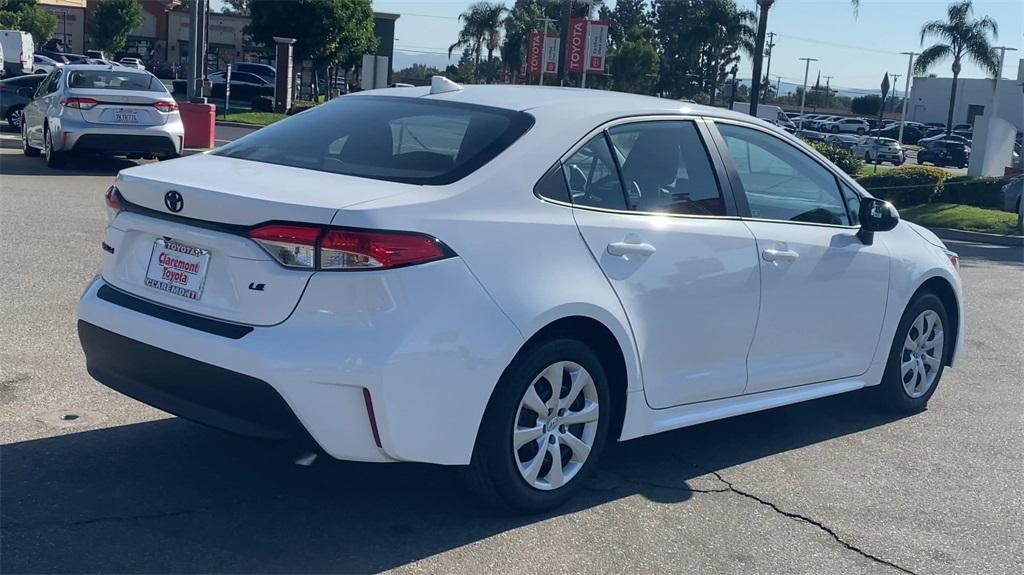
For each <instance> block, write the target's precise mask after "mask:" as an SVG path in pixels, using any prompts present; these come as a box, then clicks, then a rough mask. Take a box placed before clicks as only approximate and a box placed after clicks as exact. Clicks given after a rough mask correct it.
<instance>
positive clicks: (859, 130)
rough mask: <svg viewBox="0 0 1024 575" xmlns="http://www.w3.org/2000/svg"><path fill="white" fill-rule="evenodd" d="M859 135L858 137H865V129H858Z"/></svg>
mask: <svg viewBox="0 0 1024 575" xmlns="http://www.w3.org/2000/svg"><path fill="white" fill-rule="evenodd" d="M857 135H858V136H863V135H864V128H857Z"/></svg>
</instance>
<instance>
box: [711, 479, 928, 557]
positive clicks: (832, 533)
mask: <svg viewBox="0 0 1024 575" xmlns="http://www.w3.org/2000/svg"><path fill="white" fill-rule="evenodd" d="M711 473H712V474H713V475H714V476H715V477H717V478H718V480H719V481H721V482H722V483H724V484H726V485H727V486H728V487H727V488H726V489H724V490H723V491H731V492H732V493H735V494H736V495H740V496H742V497H746V498H747V499H750V500H752V501H756V502H758V503H760V504H761V505H764V506H766V507H768V508H770V509H771V510H773V511H775V512H776V513H778V514H780V515H782V516H784V517H788V518H790V519H794V520H796V521H802V522H804V523H807V524H809V525H813V526H814V527H817V528H818V529H820V530H821V531H824V532H825V533H827V534H828V535H829V536H831V537H832V539H835V540H836V542H837V543H839V544H840V545H842V546H843V547H846V548H847V549H849V550H850V551H853V552H854V553H857V554H859V555H861V556H862V557H865V558H867V559H870V560H871V561H874V562H876V563H879V564H882V565H885V566H887V567H892V568H893V569H896V570H898V571H901V572H903V573H907V574H909V575H917V574H916V573H915V572H914V571H911V570H910V569H907V568H906V567H903V566H902V565H897V564H896V563H893V562H892V561H888V560H886V559H882V558H881V557H878V556H876V555H872V554H871V553H868V552H867V551H865V550H863V549H861V548H860V547H857V546H856V545H854V544H852V543H850V542H848V541H846V540H845V539H843V538H842V537H840V536H839V534H838V533H836V532H835V530H833V529H832V528H831V527H829V526H827V525H825V524H824V523H822V522H820V521H817V520H815V519H812V518H810V517H807V516H806V515H801V514H799V513H794V512H792V511H786V510H785V509H782V508H780V507H779V506H778V505H776V504H774V503H772V502H771V501H767V500H765V499H762V498H760V497H758V496H757V495H754V494H753V493H748V492H746V491H743V490H742V489H738V488H737V487H736V486H735V485H733V484H732V483H731V482H729V481H727V480H726V479H725V478H724V477H722V475H721V474H720V473H719V472H717V471H712V472H711Z"/></svg>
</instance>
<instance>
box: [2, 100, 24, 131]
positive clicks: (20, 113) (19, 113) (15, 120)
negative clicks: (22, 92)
mask: <svg viewBox="0 0 1024 575" xmlns="http://www.w3.org/2000/svg"><path fill="white" fill-rule="evenodd" d="M4 119H5V120H7V125H8V126H10V127H12V128H14V129H15V130H18V131H19V132H20V131H21V126H22V124H24V123H25V106H14V107H11V108H10V109H9V110H7V117H6V118H4Z"/></svg>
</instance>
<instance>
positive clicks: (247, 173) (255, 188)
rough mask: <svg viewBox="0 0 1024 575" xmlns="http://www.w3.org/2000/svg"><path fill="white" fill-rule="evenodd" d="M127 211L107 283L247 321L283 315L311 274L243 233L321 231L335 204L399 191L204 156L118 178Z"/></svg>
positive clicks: (119, 223)
mask: <svg viewBox="0 0 1024 575" xmlns="http://www.w3.org/2000/svg"><path fill="white" fill-rule="evenodd" d="M115 185H116V187H117V190H118V193H119V194H120V196H121V197H122V198H123V199H124V201H125V205H126V207H127V209H126V211H125V212H122V213H120V214H119V215H118V216H117V217H116V219H115V220H114V222H113V223H112V224H111V226H110V227H108V229H107V235H106V239H105V243H106V246H105V248H104V249H105V250H106V253H105V254H104V264H103V277H104V279H105V280H106V281H107V282H108V283H109V284H111V285H112V286H113V287H116V288H118V289H120V290H122V291H125V292H128V293H131V294H133V295H136V296H139V297H141V298H144V299H147V300H150V301H153V302H155V303H159V304H162V305H166V306H169V307H172V308H175V309H180V310H184V311H188V312H192V313H196V314H199V315H202V316H206V317H212V318H216V319H220V320H225V321H230V322H235V323H242V324H247V325H273V324H275V323H279V322H281V321H284V320H285V319H287V317H288V315H289V314H290V313H291V311H292V310H293V309H294V308H295V305H296V304H297V303H298V301H299V298H300V297H301V296H302V292H303V291H304V290H305V286H306V282H307V281H308V280H309V278H310V277H311V276H312V274H313V273H314V272H313V271H310V270H305V269H289V268H285V267H283V266H281V265H280V264H278V263H277V262H276V261H274V260H273V259H272V258H271V257H270V255H269V254H268V253H267V252H266V251H264V249H263V248H261V247H260V246H259V245H258V244H257V243H256V242H254V241H252V240H250V239H249V238H248V237H246V233H247V230H249V229H250V228H252V227H253V226H255V225H256V224H261V223H265V222H270V221H274V222H296V223H301V224H312V225H320V226H326V225H329V224H330V223H331V220H332V219H333V218H334V215H335V213H337V211H338V210H339V208H343V207H346V206H350V205H353V204H357V203H362V202H365V201H370V200H375V199H379V198H382V197H385V196H388V195H392V194H395V193H398V192H401V191H403V190H402V189H401V188H404V186H402V185H398V186H397V187H398V188H399V189H396V184H390V183H386V182H379V181H375V180H366V179H361V178H354V177H349V176H342V175H336V174H324V173H320V172H312V171H309V170H304V169H299V168H290V167H285V166H275V165H270V164H263V163H258V162H251V161H248V160H237V159H231V158H223V157H218V156H211V155H200V156H193V157H191V158H186V159H183V160H177V161H174V162H168V163H160V164H152V165H149V166H143V167H139V168H132V169H128V170H125V171H123V172H121V175H120V176H119V177H118V179H117V182H116V184H115Z"/></svg>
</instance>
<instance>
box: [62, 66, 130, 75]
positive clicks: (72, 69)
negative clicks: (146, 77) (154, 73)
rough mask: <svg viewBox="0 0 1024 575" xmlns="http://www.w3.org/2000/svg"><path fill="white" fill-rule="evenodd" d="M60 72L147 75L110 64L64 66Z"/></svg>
mask: <svg viewBox="0 0 1024 575" xmlns="http://www.w3.org/2000/svg"><path fill="white" fill-rule="evenodd" d="M61 69H62V70H65V71H68V72H75V71H85V70H96V71H100V70H105V71H110V70H116V71H118V72H124V73H126V74H149V72H147V71H146V70H138V69H136V68H125V67H123V66H112V65H110V64H65V65H64V66H63V67H61Z"/></svg>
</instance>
